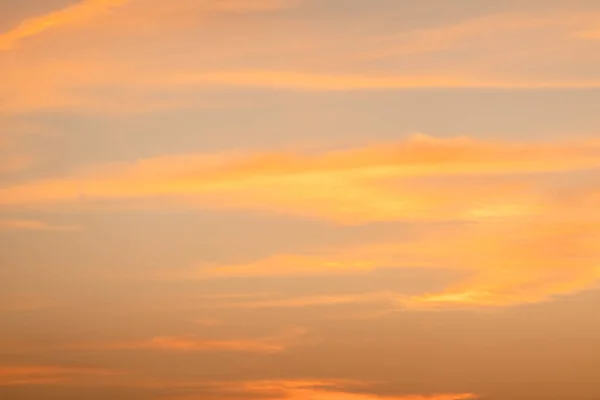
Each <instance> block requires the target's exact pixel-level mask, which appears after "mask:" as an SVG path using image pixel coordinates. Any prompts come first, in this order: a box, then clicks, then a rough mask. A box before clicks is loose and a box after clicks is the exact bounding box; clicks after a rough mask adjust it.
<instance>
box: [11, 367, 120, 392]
mask: <svg viewBox="0 0 600 400" xmlns="http://www.w3.org/2000/svg"><path fill="white" fill-rule="evenodd" d="M115 374H117V372H116V371H111V370H104V369H100V368H87V367H62V366H1V365H0V387H2V386H16V385H49V384H66V383H70V382H72V381H75V380H78V379H84V378H94V377H104V376H112V375H115Z"/></svg>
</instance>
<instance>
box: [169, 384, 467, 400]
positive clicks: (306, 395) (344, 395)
mask: <svg viewBox="0 0 600 400" xmlns="http://www.w3.org/2000/svg"><path fill="white" fill-rule="evenodd" d="M355 386H361V387H363V386H369V385H368V384H366V383H362V382H360V383H354V382H344V381H327V380H314V381H310V380H295V381H294V380H279V381H255V382H230V383H227V384H226V386H225V385H224V387H223V388H219V386H218V385H217V386H214V387H213V391H212V393H213V394H215V395H216V394H218V393H221V394H222V395H223V396H224V397H226V398H230V397H235V396H238V397H235V398H241V397H242V396H251V397H253V398H254V397H258V398H264V399H269V400H304V399H319V400H321V399H322V400H467V399H477V398H478V396H476V395H474V394H472V393H461V394H430V395H424V394H411V395H375V394H369V393H360V392H353V391H352V389H353V387H355ZM202 396H206V394H204V395H193V394H192V395H189V394H186V395H174V396H165V397H164V399H163V400H196V399H201V398H204V397H202Z"/></svg>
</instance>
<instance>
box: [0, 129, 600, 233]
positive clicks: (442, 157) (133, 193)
mask: <svg viewBox="0 0 600 400" xmlns="http://www.w3.org/2000/svg"><path fill="white" fill-rule="evenodd" d="M598 167H600V142H598V141H597V140H581V141H565V142H560V141H558V142H539V143H533V142H532V143H513V142H488V141H480V140H475V139H468V138H454V139H436V138H432V137H428V136H424V135H418V136H413V137H410V138H408V139H406V140H403V141H400V142H396V143H387V144H377V145H374V146H369V147H364V148H357V149H351V150H344V151H335V152H326V153H321V154H312V155H311V154H297V153H287V152H281V153H278V152H272V153H263V154H249V155H244V154H242V155H236V154H196V155H194V154H192V155H184V156H168V157H158V158H154V159H147V160H141V161H139V162H137V163H131V164H113V165H108V166H98V167H97V168H94V170H88V171H81V172H75V173H74V174H72V175H71V176H70V177H68V178H58V179H49V180H42V181H37V182H36V181H33V182H30V183H24V184H21V185H12V186H5V187H3V188H0V207H19V206H27V205H39V204H48V205H52V204H54V205H57V204H60V203H64V202H67V203H73V202H76V203H79V204H85V203H86V202H89V201H94V200H98V201H100V200H111V199H112V200H127V199H130V200H135V199H142V198H147V199H153V198H154V199H157V198H162V199H167V200H169V201H176V202H179V203H180V204H182V203H181V202H183V204H186V205H187V206H192V207H198V206H202V207H214V208H231V209H236V208H237V209H258V210H270V211H275V212H285V213H293V214H297V215H305V216H313V217H319V218H325V219H330V220H335V221H338V222H344V223H361V222H367V221H382V220H401V219H420V220H440V219H465V220H480V219H482V218H483V219H489V218H490V217H494V216H496V217H500V216H504V217H509V216H518V215H528V214H532V213H533V214H537V213H539V212H542V211H543V210H544V207H546V206H547V204H546V203H547V199H546V198H544V193H543V192H539V191H536V189H535V187H531V185H530V184H529V183H526V182H525V181H519V180H514V179H509V180H506V179H504V180H503V179H500V178H501V177H502V176H513V177H514V176H518V175H520V174H525V175H526V174H534V173H551V172H567V171H577V170H586V169H592V168H598ZM485 175H487V176H489V177H490V179H488V180H487V181H485V182H480V181H475V182H474V184H473V183H470V181H469V180H468V179H466V177H469V176H485ZM428 177H436V178H442V177H444V178H453V180H452V181H450V182H452V183H451V184H447V185H439V184H432V183H428V181H427V180H422V179H425V178H428ZM491 178H494V179H491ZM407 179H410V180H408V181H407ZM273 187H286V190H285V191H281V190H278V191H273V190H272V188H273ZM161 204H163V205H164V204H165V203H164V202H162V203H161Z"/></svg>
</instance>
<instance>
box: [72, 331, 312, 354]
mask: <svg viewBox="0 0 600 400" xmlns="http://www.w3.org/2000/svg"><path fill="white" fill-rule="evenodd" d="M304 334H306V330H304V329H300V328H298V329H293V330H291V331H289V332H284V333H282V334H279V335H273V336H270V337H263V338H252V339H230V340H227V339H214V340H213V339H201V338H197V337H194V336H158V337H153V338H151V339H148V340H134V341H124V342H115V343H96V344H94V343H82V344H74V345H70V346H68V347H67V348H70V349H75V348H76V349H95V348H98V349H113V350H156V351H174V352H241V353H265V354H269V353H279V352H283V351H285V350H287V349H288V348H289V347H290V346H293V345H294V344H295V341H296V340H297V339H298V338H299V337H301V336H303V335H304Z"/></svg>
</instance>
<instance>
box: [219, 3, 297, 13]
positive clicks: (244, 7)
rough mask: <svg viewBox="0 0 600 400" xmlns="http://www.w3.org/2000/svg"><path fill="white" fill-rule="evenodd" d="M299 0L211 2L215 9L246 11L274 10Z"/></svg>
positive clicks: (289, 5)
mask: <svg viewBox="0 0 600 400" xmlns="http://www.w3.org/2000/svg"><path fill="white" fill-rule="evenodd" d="M298 3H299V0H218V1H215V2H214V3H213V7H214V9H215V11H221V12H234V13H248V12H260V11H276V10H281V9H286V8H290V7H293V6H295V5H297V4H298Z"/></svg>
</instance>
